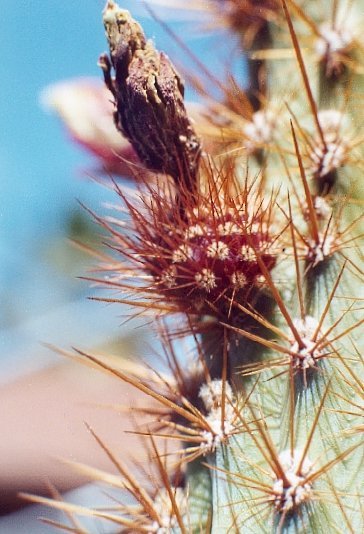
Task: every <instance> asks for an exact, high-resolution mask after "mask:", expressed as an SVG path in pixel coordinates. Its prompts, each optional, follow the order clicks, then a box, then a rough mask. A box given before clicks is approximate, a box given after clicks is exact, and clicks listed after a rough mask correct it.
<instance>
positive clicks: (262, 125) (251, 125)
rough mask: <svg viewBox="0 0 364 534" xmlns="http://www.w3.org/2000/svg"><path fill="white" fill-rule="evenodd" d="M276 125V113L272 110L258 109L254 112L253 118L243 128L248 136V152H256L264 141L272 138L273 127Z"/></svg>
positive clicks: (246, 144) (267, 141) (246, 143)
mask: <svg viewBox="0 0 364 534" xmlns="http://www.w3.org/2000/svg"><path fill="white" fill-rule="evenodd" d="M274 125H275V115H274V113H273V112H272V111H270V110H264V111H257V112H256V113H254V114H253V116H252V119H251V121H250V122H248V123H247V124H246V125H245V126H244V129H243V132H244V135H245V137H246V138H247V140H246V141H245V148H246V150H247V151H248V152H254V150H256V149H257V148H260V146H261V145H263V144H264V143H269V142H270V141H271V140H272V136H273V128H274Z"/></svg>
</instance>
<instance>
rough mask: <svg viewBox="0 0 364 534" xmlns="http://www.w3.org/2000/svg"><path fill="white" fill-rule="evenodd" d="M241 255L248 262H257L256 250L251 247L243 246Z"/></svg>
mask: <svg viewBox="0 0 364 534" xmlns="http://www.w3.org/2000/svg"><path fill="white" fill-rule="evenodd" d="M240 254H241V256H242V258H243V259H244V260H247V261H255V260H256V257H257V256H256V253H255V250H254V249H253V247H251V246H250V245H242V247H241V249H240Z"/></svg>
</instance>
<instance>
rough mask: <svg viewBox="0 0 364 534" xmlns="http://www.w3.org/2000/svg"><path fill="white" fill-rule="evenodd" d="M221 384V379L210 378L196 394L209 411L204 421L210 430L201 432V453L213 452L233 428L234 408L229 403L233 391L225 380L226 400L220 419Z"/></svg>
mask: <svg viewBox="0 0 364 534" xmlns="http://www.w3.org/2000/svg"><path fill="white" fill-rule="evenodd" d="M222 386H223V382H222V380H218V379H216V380H212V381H211V382H210V383H206V384H203V385H202V386H201V388H200V391H199V394H198V396H199V397H200V398H201V399H202V401H203V403H204V405H205V408H206V410H207V411H208V412H209V413H208V415H207V417H206V421H207V423H208V424H209V426H210V428H211V430H210V431H207V430H204V431H203V432H202V433H201V437H202V440H203V441H202V442H201V446H200V447H201V450H202V453H203V454H208V453H210V452H213V451H214V450H215V449H216V447H218V446H219V445H220V444H221V442H222V441H224V440H226V438H227V437H228V436H229V435H231V434H232V432H233V431H234V429H235V426H234V420H235V410H234V407H233V406H232V404H231V402H232V400H233V392H232V389H231V386H230V384H228V383H227V382H225V397H226V401H225V405H224V419H223V420H222V410H221V406H222ZM229 401H230V402H229Z"/></svg>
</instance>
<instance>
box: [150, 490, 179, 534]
mask: <svg viewBox="0 0 364 534" xmlns="http://www.w3.org/2000/svg"><path fill="white" fill-rule="evenodd" d="M172 492H173V495H174V499H175V501H176V505H177V508H178V510H179V512H180V514H181V516H183V515H185V514H186V512H187V506H188V502H187V496H186V493H185V491H184V489H182V488H172ZM154 509H155V511H156V512H157V514H158V517H159V518H160V520H159V521H154V522H153V524H152V525H150V527H149V530H148V534H149V533H150V534H152V533H153V534H170V533H171V529H172V528H173V527H176V526H177V524H178V523H177V519H176V516H175V514H174V511H173V506H172V503H171V499H170V497H169V494H168V491H167V490H166V489H165V488H162V489H160V490H159V491H158V493H157V495H156V496H155V498H154Z"/></svg>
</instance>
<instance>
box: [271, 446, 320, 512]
mask: <svg viewBox="0 0 364 534" xmlns="http://www.w3.org/2000/svg"><path fill="white" fill-rule="evenodd" d="M302 455H303V451H302V450H294V451H293V456H292V455H291V451H289V450H286V451H283V452H282V453H281V454H280V455H279V463H280V465H281V467H282V469H283V471H284V475H285V478H286V479H287V481H288V483H289V486H288V487H287V486H285V485H284V484H285V482H284V480H283V479H281V478H277V479H276V480H275V481H274V482H273V491H274V493H275V494H276V498H275V506H276V509H277V510H278V511H279V512H286V513H287V512H289V511H290V510H292V508H294V507H296V506H299V505H300V504H301V503H303V502H305V501H307V500H308V499H310V498H311V497H312V483H310V482H305V480H306V479H307V476H308V475H309V473H310V471H311V469H312V462H310V461H309V460H308V459H307V458H305V459H304V460H303V462H302V466H301V468H300V469H299V467H300V463H301V459H302Z"/></svg>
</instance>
